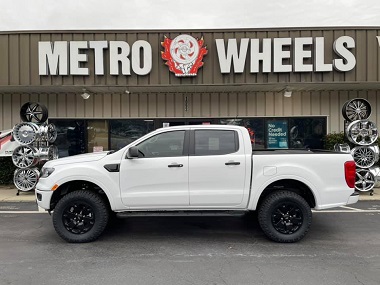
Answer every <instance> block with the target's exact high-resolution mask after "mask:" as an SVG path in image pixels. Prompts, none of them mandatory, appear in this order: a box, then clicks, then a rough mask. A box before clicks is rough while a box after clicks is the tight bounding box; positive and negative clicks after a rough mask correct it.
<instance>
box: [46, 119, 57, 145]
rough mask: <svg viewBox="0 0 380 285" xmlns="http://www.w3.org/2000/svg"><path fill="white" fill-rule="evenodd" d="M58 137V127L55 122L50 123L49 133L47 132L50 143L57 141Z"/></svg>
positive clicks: (48, 126)
mask: <svg viewBox="0 0 380 285" xmlns="http://www.w3.org/2000/svg"><path fill="white" fill-rule="evenodd" d="M56 139H57V129H56V128H55V125H54V124H48V125H47V133H46V140H47V141H48V142H49V143H53V142H55V140H56Z"/></svg>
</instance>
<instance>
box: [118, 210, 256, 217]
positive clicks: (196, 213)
mask: <svg viewBox="0 0 380 285" xmlns="http://www.w3.org/2000/svg"><path fill="white" fill-rule="evenodd" d="M248 212H249V211H244V210H239V211H126V212H118V213H116V216H117V217H118V218H129V217H173V216H174V217H189V216H191V217H199V216H242V215H244V214H246V213H248Z"/></svg>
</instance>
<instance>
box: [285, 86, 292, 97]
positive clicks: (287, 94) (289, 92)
mask: <svg viewBox="0 0 380 285" xmlns="http://www.w3.org/2000/svg"><path fill="white" fill-rule="evenodd" d="M284 97H287V98H290V97H292V90H290V89H289V87H288V86H286V88H285V90H284Z"/></svg>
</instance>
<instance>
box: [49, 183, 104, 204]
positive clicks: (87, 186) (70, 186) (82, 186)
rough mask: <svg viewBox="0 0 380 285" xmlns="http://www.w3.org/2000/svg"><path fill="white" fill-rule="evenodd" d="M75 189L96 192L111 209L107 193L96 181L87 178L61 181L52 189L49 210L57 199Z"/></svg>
mask: <svg viewBox="0 0 380 285" xmlns="http://www.w3.org/2000/svg"><path fill="white" fill-rule="evenodd" d="M77 190H88V191H93V192H96V193H97V194H98V195H99V196H100V197H101V198H102V199H103V200H104V201H105V202H106V204H107V206H108V207H109V209H111V201H110V199H109V197H108V195H107V193H106V192H105V191H104V190H103V189H102V188H101V187H100V186H98V185H97V184H96V183H94V182H90V181H87V180H72V181H68V182H65V183H63V184H62V185H60V186H59V187H58V188H57V189H56V190H55V191H54V193H53V195H52V197H51V199H50V210H54V208H55V206H56V205H57V203H58V201H59V200H61V199H62V198H63V197H64V196H65V195H67V194H68V193H70V192H74V191H77Z"/></svg>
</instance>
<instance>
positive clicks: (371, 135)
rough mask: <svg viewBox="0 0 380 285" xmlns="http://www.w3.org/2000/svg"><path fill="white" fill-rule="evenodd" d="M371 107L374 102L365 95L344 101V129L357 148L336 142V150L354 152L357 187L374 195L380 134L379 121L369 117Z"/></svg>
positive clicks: (379, 172) (378, 173) (377, 171)
mask: <svg viewBox="0 0 380 285" xmlns="http://www.w3.org/2000/svg"><path fill="white" fill-rule="evenodd" d="M371 110H372V108H371V104H370V103H369V102H368V101H367V100H365V99H363V98H355V99H351V100H349V101H347V102H346V103H344V105H343V107H342V115H343V118H344V119H345V121H344V126H345V129H344V132H345V135H346V137H347V139H348V141H349V142H350V143H351V144H353V145H354V147H353V148H352V149H351V148H350V146H349V145H348V144H336V145H335V146H334V150H335V151H338V152H347V153H351V155H352V157H353V159H354V161H355V164H356V178H355V189H356V190H358V191H362V192H369V193H370V195H373V188H374V187H375V185H376V183H377V180H378V179H379V178H378V177H379V176H380V168H379V167H378V166H375V164H376V163H377V162H378V161H379V146H378V145H377V144H376V142H377V139H378V137H379V134H378V130H377V127H376V125H375V123H374V122H372V121H370V120H368V118H369V116H370V115H371Z"/></svg>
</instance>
